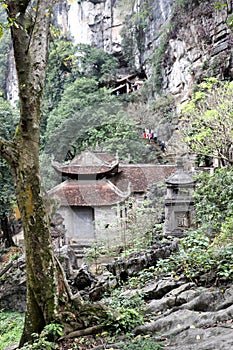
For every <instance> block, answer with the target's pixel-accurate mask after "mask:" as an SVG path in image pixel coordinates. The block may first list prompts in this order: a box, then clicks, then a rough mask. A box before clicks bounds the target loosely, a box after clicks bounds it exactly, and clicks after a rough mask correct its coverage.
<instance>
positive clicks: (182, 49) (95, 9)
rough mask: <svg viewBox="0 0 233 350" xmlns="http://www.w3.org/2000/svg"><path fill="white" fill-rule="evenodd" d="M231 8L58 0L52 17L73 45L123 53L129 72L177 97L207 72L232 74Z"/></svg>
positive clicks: (203, 3)
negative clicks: (134, 71)
mask: <svg viewBox="0 0 233 350" xmlns="http://www.w3.org/2000/svg"><path fill="white" fill-rule="evenodd" d="M232 8H233V1H232V0H225V1H222V2H219V1H217V0H195V1H194V0H74V1H72V2H71V1H68V0H60V1H59V3H58V4H57V6H56V11H55V17H54V18H55V21H56V23H57V24H58V25H59V26H60V27H61V28H62V31H63V32H64V33H66V34H67V35H69V36H70V37H71V38H72V40H73V42H74V43H75V44H77V43H85V44H90V45H92V46H94V47H97V48H102V49H104V50H105V51H107V52H110V53H113V54H114V55H116V56H118V57H119V58H122V57H123V60H121V61H122V62H125V61H127V62H128V66H127V67H126V68H127V69H128V70H129V71H130V70H132V69H135V68H136V69H138V70H143V71H144V72H145V73H146V75H147V77H148V78H151V79H152V82H153V84H152V85H151V86H152V89H154V93H155V94H156V93H158V92H159V93H160V92H165V93H170V94H172V95H173V96H174V97H175V98H176V99H178V100H179V101H180V100H184V99H186V98H187V96H188V95H189V94H190V90H191V87H192V85H193V84H194V82H195V83H196V82H198V81H200V80H201V79H202V78H203V77H205V76H217V77H220V78H221V79H224V78H231V77H232V75H233V64H232V35H231V32H230V30H229V28H228V25H227V20H228V18H229V16H230V14H231V13H232ZM10 73H11V77H10V79H8V84H7V86H8V95H9V96H10V98H11V99H14V96H12V91H15V86H14V85H15V83H14V79H13V78H12V69H11V70H10ZM9 92H10V93H11V94H10V93H9Z"/></svg>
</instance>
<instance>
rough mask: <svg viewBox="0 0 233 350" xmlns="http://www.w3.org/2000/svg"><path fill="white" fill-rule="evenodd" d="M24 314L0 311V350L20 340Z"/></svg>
mask: <svg viewBox="0 0 233 350" xmlns="http://www.w3.org/2000/svg"><path fill="white" fill-rule="evenodd" d="M23 323H24V314H22V313H18V312H9V311H5V310H0V349H4V348H5V347H7V346H9V345H11V344H12V343H16V342H18V341H19V340H20V337H21V334H22V331H23Z"/></svg>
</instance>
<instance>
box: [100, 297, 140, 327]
mask: <svg viewBox="0 0 233 350" xmlns="http://www.w3.org/2000/svg"><path fill="white" fill-rule="evenodd" d="M109 307H110V308H111V309H112V310H113V311H111V309H110V310H109V311H108V319H107V320H105V323H106V326H109V327H110V328H111V330H112V331H114V332H115V333H116V334H120V333H122V332H129V331H130V330H132V329H133V328H135V327H136V326H139V325H141V324H143V323H144V320H143V296H142V295H141V294H139V293H135V294H134V295H132V296H130V297H127V296H126V295H121V291H120V290H114V291H113V292H112V298H111V301H110V304H109Z"/></svg>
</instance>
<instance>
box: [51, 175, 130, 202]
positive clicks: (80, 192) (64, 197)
mask: <svg viewBox="0 0 233 350" xmlns="http://www.w3.org/2000/svg"><path fill="white" fill-rule="evenodd" d="M129 195H130V189H129V188H128V189H127V190H126V191H121V190H119V189H118V188H117V187H115V185H114V184H112V183H111V182H110V181H108V180H97V181H77V180H71V179H68V180H66V181H64V182H62V183H61V184H59V185H57V186H56V187H54V188H53V189H52V190H50V191H49V196H50V197H51V198H58V199H59V201H60V205H61V206H110V205H114V204H117V203H121V202H123V201H125V200H126V199H127V198H128V197H129Z"/></svg>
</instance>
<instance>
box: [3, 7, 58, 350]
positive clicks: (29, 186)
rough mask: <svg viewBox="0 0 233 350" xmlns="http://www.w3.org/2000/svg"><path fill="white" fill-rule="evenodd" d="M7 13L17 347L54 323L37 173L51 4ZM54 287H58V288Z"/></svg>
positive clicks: (54, 283) (52, 277)
mask: <svg viewBox="0 0 233 350" xmlns="http://www.w3.org/2000/svg"><path fill="white" fill-rule="evenodd" d="M1 3H3V5H4V7H5V8H6V11H7V16H8V22H9V24H10V29H11V37H12V41H13V47H14V56H15V63H16V70H17V76H18V86H19V101H20V119H19V123H18V126H17V128H16V131H15V134H14V137H13V138H12V139H11V140H6V139H3V138H0V156H1V157H3V158H4V159H5V160H6V161H7V162H8V163H9V164H10V165H11V168H12V170H13V174H14V181H15V188H16V197H17V202H18V206H19V208H20V213H21V218H22V223H23V230H24V243H25V255H26V266H27V309H26V316H25V325H24V331H23V334H22V337H21V341H20V346H21V345H22V344H24V343H25V342H26V341H30V340H31V334H32V333H40V332H41V330H42V329H43V327H44V326H45V325H46V324H49V323H50V322H51V321H53V320H54V318H55V316H56V312H57V309H58V303H59V293H62V292H64V289H63V288H62V287H63V286H64V284H63V283H62V282H63V281H62V279H59V276H58V271H59V270H58V269H57V268H56V259H55V257H54V253H53V247H52V240H51V234H50V219H49V214H48V210H47V208H46V205H45V201H44V198H43V193H42V191H41V183H40V172H39V142H40V121H41V109H42V101H43V90H44V81H45V68H46V62H47V56H48V37H49V26H50V20H51V11H52V6H53V0H37V1H33V0H6V1H1ZM58 281H60V282H61V283H58Z"/></svg>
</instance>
